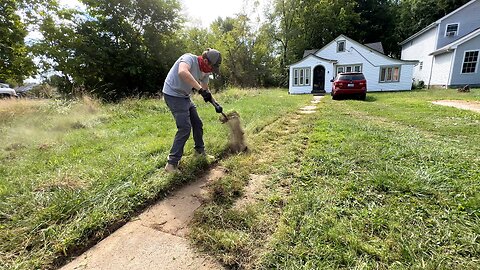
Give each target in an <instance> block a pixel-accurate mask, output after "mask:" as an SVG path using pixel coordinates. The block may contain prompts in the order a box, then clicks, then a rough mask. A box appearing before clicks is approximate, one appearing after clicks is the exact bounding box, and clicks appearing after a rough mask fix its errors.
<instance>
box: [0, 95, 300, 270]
mask: <svg viewBox="0 0 480 270" xmlns="http://www.w3.org/2000/svg"><path fill="white" fill-rule="evenodd" d="M195 98H196V103H197V105H198V109H199V113H200V115H201V117H202V119H203V122H204V130H205V142H206V147H207V149H208V150H209V152H210V153H211V154H214V155H216V156H221V155H222V154H223V153H224V152H225V150H226V146H227V141H228V130H227V127H226V126H225V125H221V124H220V123H219V121H218V115H217V114H216V113H215V111H214V110H213V108H212V107H211V106H208V104H205V103H203V101H201V100H200V99H199V98H198V97H195ZM216 98H217V100H218V101H219V102H220V103H221V104H222V105H223V107H224V108H225V109H226V110H227V111H229V110H236V111H238V112H239V113H240V115H241V116H242V121H243V123H245V126H246V128H247V130H249V132H257V131H259V130H262V129H263V128H264V127H265V126H268V125H269V124H270V123H272V122H274V121H275V120H276V119H278V118H279V117H282V116H283V115H286V114H288V113H290V112H291V111H292V110H293V109H292V108H295V107H296V104H299V103H302V102H304V100H305V99H306V98H307V97H305V96H303V97H300V96H298V97H291V96H288V94H287V93H286V91H285V90H263V91H260V90H255V89H253V90H248V91H242V90H238V89H232V90H229V91H227V92H226V93H222V94H218V95H216ZM2 102H3V101H2ZM5 102H8V103H5V104H7V105H8V106H9V107H10V108H15V109H12V110H6V111H5V112H7V111H8V112H7V114H8V115H6V114H4V111H3V110H2V116H1V117H0V134H1V137H0V160H1V162H0V222H1V223H0V268H2V269H34V268H49V267H52V266H54V265H55V264H56V263H57V262H58V258H62V257H63V256H64V255H69V254H72V252H75V250H79V249H82V248H83V247H85V246H87V245H89V243H91V242H92V241H95V240H98V239H100V238H102V237H103V236H105V235H106V234H108V233H109V232H110V228H114V227H115V224H121V223H122V222H124V221H126V220H128V219H129V218H130V217H131V216H132V215H133V214H135V211H137V210H140V209H142V208H143V207H144V206H145V205H146V204H148V203H151V202H152V201H153V200H155V199H157V198H161V197H162V196H163V195H164V194H165V193H167V192H168V191H169V190H170V189H171V188H172V187H173V186H175V185H176V184H179V183H181V182H186V181H190V180H192V179H194V178H195V177H196V175H198V174H199V172H201V171H203V170H205V169H206V167H207V166H208V164H207V163H206V161H205V160H204V159H195V158H194V157H193V155H192V153H193V151H192V148H193V147H192V142H191V140H190V141H189V142H188V143H187V146H186V148H185V149H186V156H185V158H184V159H183V162H182V164H181V166H182V172H183V173H182V174H181V175H177V176H173V177H172V176H168V175H166V174H165V173H164V172H163V166H164V165H165V162H166V157H167V154H168V151H169V148H170V146H171V142H172V140H173V136H174V133H175V131H176V129H175V123H174V121H173V119H172V116H171V114H170V112H169V111H168V109H167V108H166V106H165V104H164V102H163V101H162V100H127V101H124V102H122V103H120V104H110V105H101V104H98V103H96V102H94V101H91V100H84V101H75V102H61V101H51V102H46V101H18V100H11V101H5ZM2 105H4V104H3V103H2ZM7 105H6V106H7ZM3 108H6V107H3V106H2V109H3ZM10 112H11V113H10ZM112 226H113V227H112Z"/></svg>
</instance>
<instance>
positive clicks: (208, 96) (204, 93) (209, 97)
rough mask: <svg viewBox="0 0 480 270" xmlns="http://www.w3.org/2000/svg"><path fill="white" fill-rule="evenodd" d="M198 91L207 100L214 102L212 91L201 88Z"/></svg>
mask: <svg viewBox="0 0 480 270" xmlns="http://www.w3.org/2000/svg"><path fill="white" fill-rule="evenodd" d="M198 93H199V94H200V95H202V97H203V100H205V102H212V94H211V93H210V91H208V90H204V89H203V88H200V90H198Z"/></svg>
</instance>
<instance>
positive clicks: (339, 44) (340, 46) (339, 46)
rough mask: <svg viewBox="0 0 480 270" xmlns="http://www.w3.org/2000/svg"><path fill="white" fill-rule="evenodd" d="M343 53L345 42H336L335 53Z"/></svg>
mask: <svg viewBox="0 0 480 270" xmlns="http://www.w3.org/2000/svg"><path fill="white" fill-rule="evenodd" d="M344 51H345V40H340V41H337V52H344Z"/></svg>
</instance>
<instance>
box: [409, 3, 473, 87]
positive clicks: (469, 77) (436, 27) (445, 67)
mask: <svg viewBox="0 0 480 270" xmlns="http://www.w3.org/2000/svg"><path fill="white" fill-rule="evenodd" d="M479 14H480V0H473V1H470V2H468V3H466V4H465V5H463V6H461V7H460V8H458V9H456V10H454V11H453V12H451V13H449V14H447V15H446V16H444V17H443V18H440V19H439V20H437V21H435V22H434V23H432V24H430V25H428V26H427V27H425V28H424V29H422V30H420V31H419V32H417V33H415V34H414V35H412V36H411V37H409V38H407V39H406V40H404V41H402V42H401V43H400V45H402V57H401V58H402V59H403V60H418V61H419V64H418V65H417V66H415V68H414V71H413V77H414V79H415V81H417V82H420V81H423V82H424V83H425V85H427V86H440V87H458V86H464V85H466V84H469V85H470V86H480V70H479V68H480V67H479V51H480V15H479Z"/></svg>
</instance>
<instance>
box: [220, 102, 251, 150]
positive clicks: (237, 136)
mask: <svg viewBox="0 0 480 270" xmlns="http://www.w3.org/2000/svg"><path fill="white" fill-rule="evenodd" d="M226 116H227V119H226V118H225V117H224V116H220V121H221V122H222V123H226V124H227V125H228V127H229V128H230V138H229V143H228V147H229V149H230V151H232V152H233V153H239V152H244V151H247V150H248V147H247V145H246V143H245V132H244V131H243V129H242V126H241V124H240V115H239V114H238V113H237V112H235V111H233V112H229V113H227V114H226Z"/></svg>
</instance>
